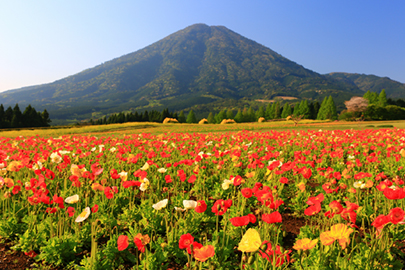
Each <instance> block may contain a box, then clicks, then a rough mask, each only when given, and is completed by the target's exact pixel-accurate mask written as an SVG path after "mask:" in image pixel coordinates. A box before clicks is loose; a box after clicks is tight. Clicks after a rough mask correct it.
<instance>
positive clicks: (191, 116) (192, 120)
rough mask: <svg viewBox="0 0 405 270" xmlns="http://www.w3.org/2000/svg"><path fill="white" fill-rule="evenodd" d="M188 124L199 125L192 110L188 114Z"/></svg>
mask: <svg viewBox="0 0 405 270" xmlns="http://www.w3.org/2000/svg"><path fill="white" fill-rule="evenodd" d="M186 122H187V123H188V124H195V123H197V118H196V117H195V114H194V112H193V110H190V111H189V113H188V115H187V120H186Z"/></svg>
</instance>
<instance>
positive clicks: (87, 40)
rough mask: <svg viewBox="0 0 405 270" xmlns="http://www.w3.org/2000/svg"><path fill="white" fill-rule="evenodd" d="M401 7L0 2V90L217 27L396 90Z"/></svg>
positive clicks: (401, 63) (222, 1)
mask: <svg viewBox="0 0 405 270" xmlns="http://www.w3.org/2000/svg"><path fill="white" fill-rule="evenodd" d="M404 12H405V1H403V0H390V1H383V0H380V1H375V0H367V1H365V0H356V1H353V0H350V1H345V0H340V1H325V0H319V1H315V0H305V1H304V0H277V1H276V0H262V1H259V0H252V1H239V0H231V1H228V0H214V1H211V0H204V1H202V0H200V1H198V0H165V1H163V0H161V1H157V0H148V1H143V0H142V1H141V0H132V1H120V0H116V1H113V0H110V1H103V0H97V1H94V0H85V1H83V0H80V1H79V0H69V1H60V0H59V1H57V0H56V1H55V0H47V1H45V0H36V1H26V0H11V1H1V2H0V91H5V90H9V89H15V88H19V87H23V86H30V85H36V84H42V83H49V82H53V81H55V80H58V79H61V78H64V77H66V76H69V75H73V74H75V73H78V72H80V71H82V70H84V69H87V68H91V67H94V66H96V65H98V64H101V63H103V62H105V61H108V60H111V59H113V58H116V57H119V56H122V55H124V54H128V53H131V52H134V51H137V50H139V49H142V48H144V47H145V46H147V45H150V44H152V43H154V42H156V41H158V40H160V39H162V38H164V37H165V36H167V35H170V34H171V33H173V32H176V31H178V30H180V29H183V28H185V27H187V26H189V25H192V24H195V23H205V24H208V25H223V26H225V27H227V28H229V29H231V30H232V31H234V32H237V33H239V34H241V35H243V36H245V37H247V38H249V39H252V40H254V41H256V42H258V43H260V44H262V45H264V46H266V47H269V48H270V49H272V50H274V51H276V52H277V53H279V54H281V55H283V56H284V57H287V58H288V59H290V60H292V61H294V62H296V63H298V64H300V65H302V66H304V67H306V68H308V69H311V70H313V71H315V72H318V73H321V74H324V73H329V72H351V73H364V74H374V75H377V76H387V77H389V78H391V79H393V80H396V81H400V82H402V83H405V16H404Z"/></svg>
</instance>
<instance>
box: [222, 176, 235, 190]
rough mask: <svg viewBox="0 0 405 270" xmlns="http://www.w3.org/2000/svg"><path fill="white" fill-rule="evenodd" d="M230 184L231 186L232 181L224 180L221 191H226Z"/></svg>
mask: <svg viewBox="0 0 405 270" xmlns="http://www.w3.org/2000/svg"><path fill="white" fill-rule="evenodd" d="M230 184H233V181H232V180H228V179H225V180H224V182H223V183H222V189H223V190H227V189H228V188H229V185H230Z"/></svg>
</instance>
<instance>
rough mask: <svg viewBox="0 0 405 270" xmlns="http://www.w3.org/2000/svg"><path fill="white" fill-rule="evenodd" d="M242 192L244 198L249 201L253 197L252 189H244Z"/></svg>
mask: <svg viewBox="0 0 405 270" xmlns="http://www.w3.org/2000/svg"><path fill="white" fill-rule="evenodd" d="M241 192H242V195H243V197H245V198H247V199H249V198H250V197H252V195H253V193H252V189H250V188H242V189H241Z"/></svg>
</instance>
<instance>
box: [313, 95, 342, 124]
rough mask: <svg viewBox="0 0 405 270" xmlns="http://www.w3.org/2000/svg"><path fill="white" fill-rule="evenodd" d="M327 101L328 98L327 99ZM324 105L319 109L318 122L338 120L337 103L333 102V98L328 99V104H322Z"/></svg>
mask: <svg viewBox="0 0 405 270" xmlns="http://www.w3.org/2000/svg"><path fill="white" fill-rule="evenodd" d="M325 99H326V98H325ZM322 104H323V105H321V108H320V109H319V113H318V118H317V119H318V120H326V119H330V120H336V119H337V118H338V116H337V111H336V105H335V102H334V101H333V98H332V96H329V98H328V99H326V102H322Z"/></svg>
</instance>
